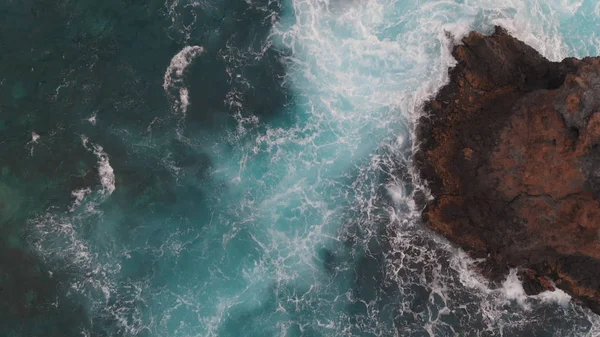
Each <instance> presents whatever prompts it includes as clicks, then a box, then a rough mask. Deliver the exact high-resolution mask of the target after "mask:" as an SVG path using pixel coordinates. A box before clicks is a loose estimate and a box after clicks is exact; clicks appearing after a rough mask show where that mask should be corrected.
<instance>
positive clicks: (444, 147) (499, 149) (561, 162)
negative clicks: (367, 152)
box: [414, 27, 600, 313]
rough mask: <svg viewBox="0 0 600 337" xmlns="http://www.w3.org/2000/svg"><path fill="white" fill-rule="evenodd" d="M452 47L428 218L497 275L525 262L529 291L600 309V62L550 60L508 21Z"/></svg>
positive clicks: (433, 139) (427, 151)
mask: <svg viewBox="0 0 600 337" xmlns="http://www.w3.org/2000/svg"><path fill="white" fill-rule="evenodd" d="M452 55H453V56H454V58H455V59H456V60H457V61H458V62H457V65H456V66H455V67H454V68H452V69H450V70H449V75H450V81H449V83H448V84H447V85H446V86H444V87H442V88H441V89H440V91H439V92H438V93H437V95H436V96H435V97H434V98H433V99H431V100H430V101H428V102H427V103H426V104H425V106H424V111H425V115H424V116H423V117H421V118H420V120H419V122H418V125H417V132H416V134H417V142H418V143H419V144H420V145H419V148H418V151H417V152H416V153H415V155H414V162H415V167H416V169H417V171H418V172H419V176H420V179H422V180H423V181H425V182H427V184H428V189H429V190H430V193H431V195H432V197H433V199H432V200H430V201H428V202H427V203H426V206H425V209H424V211H423V213H422V218H423V220H424V222H425V223H426V224H427V225H428V227H429V228H431V229H433V230H434V231H436V232H437V233H439V234H441V235H443V236H444V237H446V238H447V239H449V240H450V241H451V242H453V243H454V244H456V245H458V246H459V247H461V248H463V249H464V250H465V251H467V253H468V254H469V255H471V256H472V257H474V258H478V259H483V260H484V261H485V262H483V263H481V265H480V268H481V273H482V274H483V275H484V276H485V277H487V278H488V279H490V280H491V281H493V282H499V281H500V280H502V279H503V278H504V277H505V276H506V275H507V274H508V272H509V270H510V269H512V268H518V269H519V270H520V272H519V276H520V278H521V281H522V282H523V285H524V288H525V290H526V292H527V293H528V294H530V295H533V294H537V293H540V292H541V291H544V290H552V289H554V287H558V288H560V289H562V290H564V291H566V292H567V293H569V294H570V295H572V296H573V297H574V298H575V299H577V300H580V301H582V302H583V304H585V305H586V306H588V307H590V308H591V309H592V311H594V312H596V313H600V292H599V291H598V289H599V286H600V253H598V252H597V251H600V249H598V248H600V239H599V237H598V235H597V233H598V231H599V230H600V224H596V223H595V222H594V219H600V203H599V201H598V199H599V196H600V188H599V187H600V184H598V179H597V177H596V173H595V172H596V166H597V164H595V163H598V160H597V158H600V150H599V149H598V144H600V123H599V122H597V121H600V112H598V107H600V95H599V94H596V92H597V90H596V89H597V86H596V83H599V84H600V59H598V58H585V59H583V60H577V59H574V58H567V59H565V60H563V61H562V62H550V61H548V60H547V59H545V58H544V57H542V56H541V55H540V54H539V53H538V52H537V51H535V50H534V49H533V48H532V47H529V46H527V45H526V44H525V43H523V42H521V41H519V40H517V39H515V38H514V37H512V36H510V35H509V34H508V32H507V31H506V30H504V29H503V28H501V27H496V28H495V31H494V33H493V34H491V35H489V36H484V35H482V34H480V33H476V32H471V33H470V34H469V35H468V36H467V37H465V38H464V39H463V40H462V44H460V45H457V46H455V47H454V49H453V51H452Z"/></svg>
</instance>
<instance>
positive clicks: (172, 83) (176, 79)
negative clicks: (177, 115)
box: [163, 46, 204, 114]
mask: <svg viewBox="0 0 600 337" xmlns="http://www.w3.org/2000/svg"><path fill="white" fill-rule="evenodd" d="M203 51H204V48H203V47H201V46H186V47H185V48H183V49H182V50H181V51H179V52H178V53H177V54H175V56H173V58H172V59H171V63H170V64H169V67H168V68H167V71H166V72H165V75H164V82H163V88H164V90H165V92H166V93H167V95H169V97H171V98H172V99H174V100H175V106H174V107H175V108H176V109H177V110H179V111H181V112H182V113H184V114H185V112H186V111H187V108H188V106H189V104H190V102H189V95H188V89H187V88H186V87H185V86H184V83H183V79H184V76H183V75H184V72H185V70H186V69H187V67H188V66H189V65H190V63H191V62H192V60H194V58H196V56H198V55H200V54H201V53H202V52H203ZM174 93H175V94H174Z"/></svg>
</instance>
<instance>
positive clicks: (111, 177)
mask: <svg viewBox="0 0 600 337" xmlns="http://www.w3.org/2000/svg"><path fill="white" fill-rule="evenodd" d="M81 142H82V143H83V146H84V147H85V148H86V149H87V150H89V151H92V152H93V153H94V154H95V155H96V157H97V158H98V175H99V176H100V183H101V184H102V191H101V193H102V194H104V195H111V194H112V193H113V192H114V191H115V189H116V185H115V184H116V178H115V172H114V170H113V168H112V166H110V160H109V156H108V153H106V152H104V149H103V148H102V146H100V145H98V144H92V147H91V148H90V147H89V139H88V138H87V137H86V136H81Z"/></svg>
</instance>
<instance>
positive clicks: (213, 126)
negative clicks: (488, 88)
mask: <svg viewBox="0 0 600 337" xmlns="http://www.w3.org/2000/svg"><path fill="white" fill-rule="evenodd" d="M565 5H566V4H563V3H558V2H557V3H556V4H554V3H552V2H550V3H547V4H546V3H544V4H539V3H537V2H535V1H530V2H527V3H526V4H524V5H523V4H520V5H513V4H511V3H508V2H507V3H506V4H503V5H490V4H487V2H486V1H475V2H474V3H470V4H463V3H462V2H456V3H451V2H450V3H445V2H436V1H428V2H416V3H414V4H405V3H395V2H384V1H382V2H377V1H371V2H360V1H356V2H330V3H326V2H319V1H295V2H291V1H290V2H280V1H221V0H210V1H207V0H204V1H200V2H193V1H184V0H167V1H166V2H162V1H152V0H149V1H97V2H87V1H60V0H59V1H5V2H3V3H2V4H0V29H1V31H2V34H0V56H1V58H0V61H1V62H0V69H1V71H0V158H2V162H1V163H0V166H1V172H0V232H1V235H0V317H1V318H2V319H0V331H1V332H0V335H2V336H48V337H51V336H161V337H167V336H185V337H188V336H455V335H461V336H585V335H587V336H596V335H597V334H598V322H597V318H596V317H595V316H593V315H591V314H590V313H589V312H588V311H587V310H585V309H582V308H580V307H578V306H577V305H574V304H573V303H570V302H569V299H568V296H567V295H565V294H560V293H557V294H543V295H542V296H538V297H535V298H527V297H526V296H525V295H524V293H523V290H522V287H521V286H520V284H519V282H518V281H517V280H516V278H515V277H514V275H512V276H511V277H509V279H507V281H506V283H505V284H504V287H502V288H500V289H491V288H490V287H489V286H488V285H487V284H486V282H485V281H483V280H480V279H479V278H478V277H477V275H476V274H475V273H474V272H472V271H471V270H470V268H469V265H470V263H471V261H470V260H469V259H468V258H466V257H465V256H463V255H462V254H461V253H460V252H459V251H457V250H456V249H455V248H453V247H450V246H449V245H448V244H447V243H446V242H444V241H443V240H441V239H439V238H437V237H435V236H434V235H432V234H431V233H428V232H427V231H426V230H425V229H424V228H423V227H422V225H421V224H420V223H419V222H418V221H417V219H418V209H415V207H414V202H413V201H412V193H413V190H414V189H415V186H417V185H418V183H417V182H415V181H413V178H412V175H411V170H410V151H411V132H410V130H412V127H413V125H412V121H413V120H414V119H415V116H417V115H418V113H419V110H418V106H419V104H420V102H422V101H423V99H425V98H426V97H427V96H428V95H430V94H432V93H433V92H434V91H435V90H436V89H437V88H438V87H439V86H440V85H441V84H443V82H444V80H445V70H446V69H447V66H449V65H451V60H450V59H449V54H448V46H449V41H446V40H445V38H444V36H445V34H444V31H445V30H451V31H453V32H455V33H457V34H460V33H461V32H466V31H468V30H469V29H479V30H483V31H486V30H487V29H489V28H490V27H491V26H492V25H493V24H494V23H497V21H498V20H500V21H501V23H505V24H507V25H509V26H510V25H512V26H510V27H511V29H513V30H514V31H515V33H516V34H517V35H519V34H520V35H519V36H520V37H521V38H523V39H525V40H526V41H527V42H529V43H532V44H533V45H534V46H535V47H536V48H538V49H540V50H541V51H542V52H543V53H544V54H545V55H546V56H548V57H554V58H558V57H562V56H565V55H577V56H581V55H583V54H589V53H593V52H596V51H597V43H596V44H594V43H595V41H596V40H594V39H593V37H589V36H590V35H591V33H590V30H589V26H590V25H597V22H598V17H597V16H596V17H594V16H586V13H594V10H597V8H596V7H595V4H593V3H591V2H586V3H584V4H582V5H581V6H580V7H577V6H576V4H573V5H571V6H572V8H571V7H566V6H565ZM569 5H570V4H569ZM571 9H572V10H571ZM502 20H503V21H502ZM559 23H560V25H559ZM578 23H579V24H580V27H579V26H577V24H578ZM523 27H528V29H527V30H525V29H523ZM561 29H562V30H561ZM530 31H532V32H534V33H535V34H533V35H529V32H530ZM578 34H579V35H578ZM534 35H535V36H538V37H537V38H534ZM528 39H529V40H528Z"/></svg>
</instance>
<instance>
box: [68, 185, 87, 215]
mask: <svg viewBox="0 0 600 337" xmlns="http://www.w3.org/2000/svg"><path fill="white" fill-rule="evenodd" d="M90 193H92V190H91V189H90V188H89V187H86V188H81V189H78V190H74V191H71V195H72V196H73V197H75V200H74V201H73V204H72V205H71V208H70V209H69V211H70V212H74V211H75V210H76V209H77V207H79V205H81V202H82V201H83V199H85V197H86V196H87V195H88V194H90Z"/></svg>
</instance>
